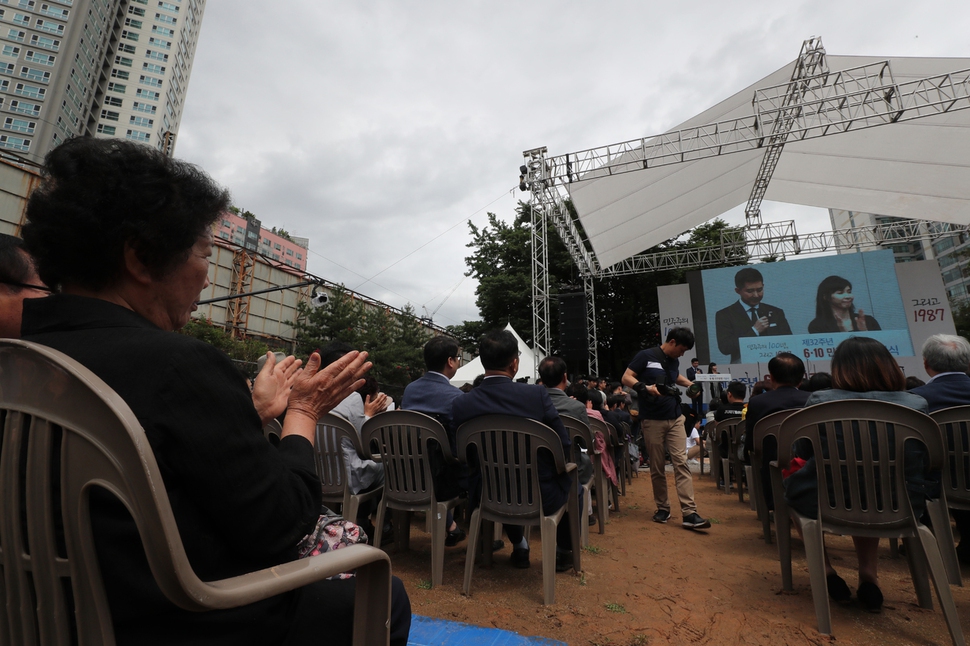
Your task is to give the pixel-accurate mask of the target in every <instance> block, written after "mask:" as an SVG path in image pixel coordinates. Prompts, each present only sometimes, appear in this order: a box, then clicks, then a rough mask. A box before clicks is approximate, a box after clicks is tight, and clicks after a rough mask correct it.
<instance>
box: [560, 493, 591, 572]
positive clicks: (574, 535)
mask: <svg viewBox="0 0 970 646" xmlns="http://www.w3.org/2000/svg"><path fill="white" fill-rule="evenodd" d="M579 490H580V489H579V477H578V476H575V475H574V476H573V486H572V489H571V491H570V495H569V499H568V501H567V502H568V503H569V505H568V506H567V507H566V511H567V512H568V513H569V538H570V544H571V545H572V552H573V569H574V570H576V572H581V571H582V569H583V565H582V561H581V556H582V553H583V550H582V549H580V548H579V547H577V546H578V545H579V544H580V543H579V541H580V537H581V536H582V530H583V529H584V528H585V529H587V530H588V529H589V523H588V522H587V521H586V514H581V513H579V506H580V504H581V503H582V502H584V501H580V499H579V495H578V491H579ZM560 522H562V521H561V520H560ZM587 533H588V532H587ZM554 565H555V564H554ZM553 570H555V567H553ZM553 576H555V574H553Z"/></svg>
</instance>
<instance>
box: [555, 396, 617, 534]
mask: <svg viewBox="0 0 970 646" xmlns="http://www.w3.org/2000/svg"><path fill="white" fill-rule="evenodd" d="M559 419H561V420H562V423H563V426H565V427H566V432H567V433H569V440H570V441H571V442H572V450H573V458H574V459H573V462H576V460H575V457H576V453H577V452H578V451H579V448H580V447H582V448H584V449H586V454H587V455H588V456H589V458H590V461H591V462H592V463H593V477H592V478H590V480H589V482H587V483H586V484H580V486H581V487H582V488H583V503H584V504H585V503H586V501H588V500H589V499H590V495H591V493H590V490H591V489H592V487H593V486H594V485H595V486H596V517H597V520H598V521H599V531H600V534H605V533H606V518H607V514H608V513H609V512H608V511H607V507H608V505H607V503H606V487H607V485H606V475H605V474H604V473H603V463H602V461H601V460H600V456H599V455H598V454H596V453H595V452H594V451H593V434H592V433H591V432H590V430H589V427H588V426H586V424H585V423H584V422H583V421H582V420H578V419H576V418H575V417H571V416H569V415H560V416H559ZM584 509H585V507H584ZM582 516H583V518H582V519H581V520H580V522H579V529H580V534H582V541H583V547H586V546H587V545H589V520H588V518H589V517H588V516H587V515H586V514H583V515H582Z"/></svg>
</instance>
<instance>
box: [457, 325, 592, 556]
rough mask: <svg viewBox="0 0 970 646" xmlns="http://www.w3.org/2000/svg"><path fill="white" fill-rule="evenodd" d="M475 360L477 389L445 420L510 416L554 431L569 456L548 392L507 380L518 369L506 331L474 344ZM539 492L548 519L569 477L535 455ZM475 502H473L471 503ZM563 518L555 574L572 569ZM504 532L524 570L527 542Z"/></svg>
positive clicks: (508, 529) (516, 531)
mask: <svg viewBox="0 0 970 646" xmlns="http://www.w3.org/2000/svg"><path fill="white" fill-rule="evenodd" d="M478 350H479V357H480V358H481V360H482V366H483V367H484V368H485V379H484V380H483V381H482V385H481V386H479V387H477V388H475V389H474V390H472V391H471V392H469V393H465V394H464V395H462V396H461V397H458V398H456V399H455V400H454V402H453V403H452V407H451V417H452V420H453V421H454V424H455V427H456V428H459V427H461V425H462V424H464V423H465V422H467V421H468V420H470V419H474V418H476V417H481V416H483V415H514V416H517V417H526V418H529V419H534V420H537V421H539V422H542V423H543V424H545V425H546V426H549V427H550V428H552V429H553V431H555V433H556V435H558V436H559V440H560V441H561V442H562V446H563V452H564V454H565V455H567V456H568V455H569V447H570V440H569V435H568V433H566V428H565V427H564V426H563V424H562V420H560V419H559V413H558V412H556V408H555V406H553V405H552V400H551V399H550V398H549V392H548V391H547V390H546V389H545V388H544V387H543V386H539V385H530V384H519V383H515V382H514V381H512V378H513V377H514V376H515V373H516V372H518V369H519V348H518V342H517V341H516V339H515V335H513V334H512V333H511V332H509V331H508V330H494V331H492V332H489V333H488V334H486V335H485V336H484V337H483V338H482V340H481V342H480V344H479V348H478ZM538 472H539V490H540V495H541V498H542V511H543V513H546V514H551V513H553V512H554V511H556V510H557V509H559V508H560V507H562V506H563V505H564V504H565V503H566V499H567V496H568V495H569V488H570V479H571V478H570V476H569V475H567V474H565V473H557V472H556V467H555V465H554V463H553V461H552V457H551V456H549V455H548V454H547V453H545V452H540V453H539V461H538ZM475 502H476V501H473V504H474V503H475ZM570 522H571V521H570V519H569V515H568V514H566V515H565V516H564V517H563V518H562V520H561V521H560V523H559V530H558V532H557V540H556V571H557V572H564V571H566V570H568V569H569V568H570V567H572V549H573V545H572V536H571V534H570V530H569V524H570ZM505 533H506V535H507V536H508V537H509V541H510V542H511V543H512V559H511V561H512V565H513V566H514V567H517V568H527V567H529V543H528V541H527V540H526V538H525V531H524V528H523V527H522V526H520V525H505Z"/></svg>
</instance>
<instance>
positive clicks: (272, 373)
mask: <svg viewBox="0 0 970 646" xmlns="http://www.w3.org/2000/svg"><path fill="white" fill-rule="evenodd" d="M302 364H303V362H302V361H300V360H299V359H297V358H296V357H294V356H292V355H290V356H288V357H286V358H285V359H283V360H282V361H280V362H279V363H277V362H276V355H275V354H273V353H272V352H267V353H266V363H265V364H263V369H262V370H260V371H259V374H258V375H256V379H255V381H253V406H255V407H256V412H257V413H259V419H260V420H261V421H262V423H263V424H264V425H265V424H267V423H268V422H269V421H270V420H272V419H275V418H277V417H279V416H280V415H282V414H283V411H285V410H286V405H287V403H288V402H289V400H290V390H291V389H292V388H293V384H294V382H295V381H296V378H297V376H298V375H299V374H300V366H301V365H302Z"/></svg>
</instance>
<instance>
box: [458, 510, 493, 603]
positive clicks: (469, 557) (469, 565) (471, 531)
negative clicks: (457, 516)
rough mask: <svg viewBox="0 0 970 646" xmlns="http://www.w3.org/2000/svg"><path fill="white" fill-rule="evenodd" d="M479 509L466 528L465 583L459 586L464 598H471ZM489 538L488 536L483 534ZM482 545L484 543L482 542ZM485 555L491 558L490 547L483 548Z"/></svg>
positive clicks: (479, 520) (478, 527) (480, 514)
mask: <svg viewBox="0 0 970 646" xmlns="http://www.w3.org/2000/svg"><path fill="white" fill-rule="evenodd" d="M481 516H482V512H481V508H479V509H476V510H475V511H473V512H472V522H471V524H470V525H469V526H468V547H467V548H465V581H464V583H463V584H462V586H461V592H462V594H464V595H466V596H471V589H472V571H473V570H474V569H475V554H476V553H477V551H478V550H477V548H478V535H479V533H480V532H481V529H482V528H481V524H482V521H481ZM485 535H486V536H489V534H485ZM482 542H483V543H484V541H482ZM485 554H488V555H489V556H491V554H492V546H491V545H486V546H485Z"/></svg>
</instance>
